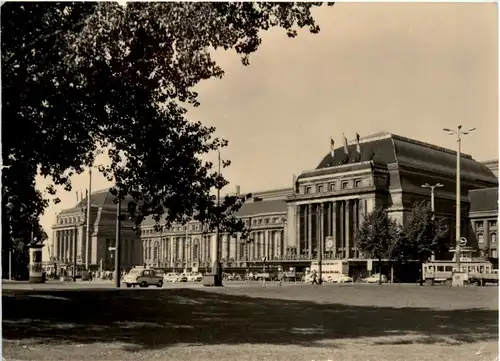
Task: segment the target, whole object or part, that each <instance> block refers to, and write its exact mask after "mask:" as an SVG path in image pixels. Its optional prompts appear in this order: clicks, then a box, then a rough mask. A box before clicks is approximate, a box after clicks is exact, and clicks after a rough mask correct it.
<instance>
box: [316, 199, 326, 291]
mask: <svg viewBox="0 0 500 361" xmlns="http://www.w3.org/2000/svg"><path fill="white" fill-rule="evenodd" d="M324 212H325V205H324V204H323V203H321V208H320V209H319V212H318V216H319V217H318V218H316V223H317V224H318V228H319V229H318V237H317V238H318V270H319V284H320V285H321V284H322V283H323V265H322V263H323V238H324V237H323V233H324V227H323V226H324V225H323V214H324Z"/></svg>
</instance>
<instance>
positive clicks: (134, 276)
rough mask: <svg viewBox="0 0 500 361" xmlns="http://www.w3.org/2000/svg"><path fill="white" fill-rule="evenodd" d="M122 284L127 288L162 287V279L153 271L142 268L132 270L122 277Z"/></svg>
mask: <svg viewBox="0 0 500 361" xmlns="http://www.w3.org/2000/svg"><path fill="white" fill-rule="evenodd" d="M123 282H124V283H125V284H126V285H127V287H135V286H137V285H138V286H139V287H149V286H156V287H163V277H162V276H159V275H157V274H156V272H155V270H152V269H144V268H142V269H141V268H132V269H131V270H130V272H129V273H127V274H126V275H125V277H123Z"/></svg>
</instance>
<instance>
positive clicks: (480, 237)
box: [477, 233, 484, 243]
mask: <svg viewBox="0 0 500 361" xmlns="http://www.w3.org/2000/svg"><path fill="white" fill-rule="evenodd" d="M477 241H478V243H484V235H483V234H482V233H480V234H478V235H477Z"/></svg>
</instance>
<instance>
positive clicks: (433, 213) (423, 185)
mask: <svg viewBox="0 0 500 361" xmlns="http://www.w3.org/2000/svg"><path fill="white" fill-rule="evenodd" d="M441 187H444V186H443V185H442V184H441V183H436V184H434V185H433V186H431V185H430V184H429V183H425V184H422V188H430V189H431V211H432V220H434V218H435V205H434V189H436V188H441Z"/></svg>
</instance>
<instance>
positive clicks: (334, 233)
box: [332, 202, 338, 258]
mask: <svg viewBox="0 0 500 361" xmlns="http://www.w3.org/2000/svg"><path fill="white" fill-rule="evenodd" d="M337 206H338V203H337V202H332V238H333V248H332V253H333V256H334V257H335V258H337V242H338V239H337Z"/></svg>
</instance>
